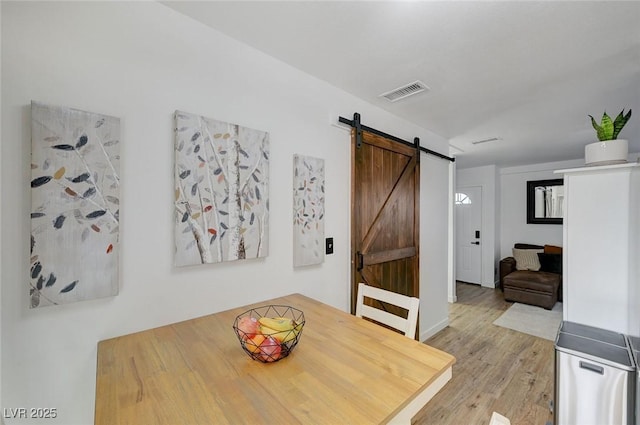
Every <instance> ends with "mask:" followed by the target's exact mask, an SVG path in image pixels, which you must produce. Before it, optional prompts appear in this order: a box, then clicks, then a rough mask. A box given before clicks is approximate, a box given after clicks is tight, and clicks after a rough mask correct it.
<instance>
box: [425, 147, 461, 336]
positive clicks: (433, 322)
mask: <svg viewBox="0 0 640 425" xmlns="http://www.w3.org/2000/svg"><path fill="white" fill-rule="evenodd" d="M451 167H453V165H452V164H451V163H450V162H449V161H443V160H442V159H440V158H436V157H434V156H431V155H427V154H424V153H423V154H421V155H420V211H421V214H420V304H421V307H420V328H419V329H420V340H421V341H424V340H426V339H427V338H429V337H431V336H433V335H435V334H436V333H438V332H439V331H441V330H442V329H444V328H446V327H447V325H448V324H449V305H448V296H447V294H448V287H449V284H448V283H449V276H450V275H449V273H450V268H449V267H448V266H447V267H442V266H443V265H444V264H447V265H448V264H449V244H448V243H447V244H446V249H437V250H433V249H432V248H433V243H434V241H447V240H448V239H449V226H443V223H448V222H449V205H450V192H449V191H448V190H447V191H443V190H441V188H442V187H444V186H446V187H447V188H448V187H449V169H450V168H451ZM434 205H441V206H443V207H444V208H433V206H434ZM443 248H445V247H443ZM429 251H431V253H430V254H427V253H428V252H429Z"/></svg>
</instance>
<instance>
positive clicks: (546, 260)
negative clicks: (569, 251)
mask: <svg viewBox="0 0 640 425" xmlns="http://www.w3.org/2000/svg"><path fill="white" fill-rule="evenodd" d="M538 260H540V271H543V272H549V273H558V274H562V254H545V253H539V254H538Z"/></svg>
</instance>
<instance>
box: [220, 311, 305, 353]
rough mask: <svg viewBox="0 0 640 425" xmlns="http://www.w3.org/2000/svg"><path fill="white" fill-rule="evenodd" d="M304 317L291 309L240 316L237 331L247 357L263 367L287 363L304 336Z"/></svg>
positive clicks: (249, 313)
mask: <svg viewBox="0 0 640 425" xmlns="http://www.w3.org/2000/svg"><path fill="white" fill-rule="evenodd" d="M304 323H305V319H304V313H303V312H302V311H301V310H298V309H297V308H294V307H291V306H287V305H265V306H261V307H257V308H252V309H251V310H247V311H245V312H244V313H242V314H240V315H238V316H237V317H236V319H235V320H234V322H233V330H234V332H235V333H236V336H237V337H238V340H239V341H240V345H241V347H242V349H243V350H244V352H245V353H247V354H248V355H249V357H251V358H252V359H254V360H257V361H260V362H262V363H273V362H277V361H279V360H282V359H284V358H285V357H287V356H288V355H289V354H291V351H293V349H294V348H295V346H296V345H297V344H298V341H300V337H301V336H302V328H303V327H304Z"/></svg>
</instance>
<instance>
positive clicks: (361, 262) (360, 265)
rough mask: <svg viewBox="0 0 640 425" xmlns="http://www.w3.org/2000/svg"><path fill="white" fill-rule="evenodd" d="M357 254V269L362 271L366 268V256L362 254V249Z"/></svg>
mask: <svg viewBox="0 0 640 425" xmlns="http://www.w3.org/2000/svg"><path fill="white" fill-rule="evenodd" d="M356 255H357V256H358V265H357V270H358V271H360V270H362V269H364V257H363V256H362V253H361V252H360V251H358V252H357V253H356Z"/></svg>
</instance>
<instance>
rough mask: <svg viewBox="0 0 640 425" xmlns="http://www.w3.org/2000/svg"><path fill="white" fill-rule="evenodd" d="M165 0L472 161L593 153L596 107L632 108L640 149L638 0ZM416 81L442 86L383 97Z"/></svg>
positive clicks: (634, 142) (633, 137)
mask: <svg viewBox="0 0 640 425" xmlns="http://www.w3.org/2000/svg"><path fill="white" fill-rule="evenodd" d="M163 4H165V5H167V6H169V7H171V8H173V9H174V10H176V11H178V12H181V13H183V14H185V15H188V16H190V17H192V18H193V19H196V20H198V21H200V22H202V23H204V24H206V25H208V26H210V27H212V28H214V29H216V30H218V31H220V32H222V33H225V34H227V35H229V36H231V37H233V38H235V39H237V40H239V41H241V42H243V43H246V44H248V45H250V46H253V47H255V48H256V49H259V50H261V51H263V52H265V53H267V54H269V55H271V56H273V57H275V58H278V59H280V60H282V61H283V62H286V63H288V64H290V65H292V66H294V67H296V68H298V69H300V70H302V71H304V72H306V73H308V74H311V75H313V76H315V77H317V78H320V79H322V80H325V81H327V82H329V83H330V84H332V85H334V86H336V87H339V88H341V89H343V90H345V91H347V92H349V93H352V94H353V95H355V96H358V97H360V98H362V99H364V100H366V101H368V102H370V103H372V104H374V105H377V106H378V107H380V108H382V109H385V110H387V111H389V112H391V113H393V114H395V115H398V116H401V117H403V118H405V119H407V120H409V121H411V122H414V123H415V124H417V125H419V126H422V127H424V128H427V129H429V130H431V131H433V132H435V133H437V134H440V135H441V136H443V137H446V138H447V139H449V140H450V144H451V145H452V147H453V150H452V152H455V153H456V158H457V164H458V167H459V168H468V167H473V166H481V165H488V164H496V165H499V166H513V165H523V164H532V163H540V162H551V161H560V160H565V159H576V158H582V157H584V145H585V144H587V143H590V142H592V141H595V132H594V131H593V129H592V128H591V125H590V121H589V118H588V115H589V114H591V115H594V116H601V115H602V113H603V112H604V110H607V111H608V112H609V113H611V114H617V113H618V112H619V111H620V110H622V109H623V108H625V109H629V108H631V109H635V110H636V111H637V112H635V114H637V115H638V117H637V118H635V119H634V118H633V117H632V118H631V121H630V122H629V123H628V124H627V126H626V127H625V129H624V130H623V131H622V133H621V137H624V138H626V139H629V144H630V151H631V152H640V25H639V22H640V2H637V1H623V2H615V1H599V2H579V1H566V2H564V1H540V2H519V1H513V2H506V1H496V2H492V1H479V2H458V1H443V2H438V1H428V2H419V1H417V2H416V1H414V2H384V1H383V2H362V1H352V2H340V1H327V2H322V1H299V2H288V1H287V2H272V1H231V2H218V1H215V2H197V1H194V2H192V1H177V2H163ZM415 80H421V81H423V82H424V83H425V84H426V85H427V86H428V87H429V89H430V90H429V91H428V93H426V94H425V93H422V94H420V95H416V96H411V97H409V98H407V99H405V100H403V101H400V102H394V103H391V102H388V101H387V100H385V99H384V98H381V97H379V94H380V93H383V92H385V91H388V90H390V88H393V87H400V86H402V85H404V84H406V83H407V82H412V81H415ZM381 130H384V129H381ZM492 137H499V139H500V140H497V141H492V142H491V143H482V144H473V143H472V142H474V141H478V140H483V139H489V138H492Z"/></svg>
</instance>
